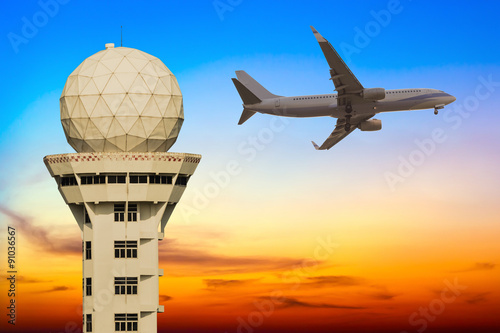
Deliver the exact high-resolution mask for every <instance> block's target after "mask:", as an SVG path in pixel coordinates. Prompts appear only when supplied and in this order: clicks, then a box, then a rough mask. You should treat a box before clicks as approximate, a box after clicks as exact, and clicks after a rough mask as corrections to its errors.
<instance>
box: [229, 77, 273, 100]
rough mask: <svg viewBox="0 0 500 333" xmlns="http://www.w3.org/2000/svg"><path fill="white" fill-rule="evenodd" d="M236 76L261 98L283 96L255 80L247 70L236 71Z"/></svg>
mask: <svg viewBox="0 0 500 333" xmlns="http://www.w3.org/2000/svg"><path fill="white" fill-rule="evenodd" d="M235 73H236V77H237V78H238V81H240V82H241V84H243V85H244V86H245V87H247V88H248V89H249V90H250V91H251V92H253V93H254V94H255V96H257V97H258V98H259V99H267V98H275V97H281V96H278V95H274V94H271V93H270V92H269V91H268V90H267V89H266V88H264V87H263V86H262V85H261V84H260V83H259V82H257V81H255V79H254V78H253V77H251V76H250V75H248V74H247V72H245V71H236V72H235Z"/></svg>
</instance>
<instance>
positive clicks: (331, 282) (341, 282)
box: [306, 275, 363, 288]
mask: <svg viewBox="0 0 500 333" xmlns="http://www.w3.org/2000/svg"><path fill="white" fill-rule="evenodd" d="M362 283H363V279H361V278H357V277H354V276H345V275H324V276H314V277H308V278H306V284H308V285H310V286H316V287H321V288H323V287H332V286H344V287H345V286H357V285H360V284H362Z"/></svg>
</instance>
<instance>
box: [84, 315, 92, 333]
mask: <svg viewBox="0 0 500 333" xmlns="http://www.w3.org/2000/svg"><path fill="white" fill-rule="evenodd" d="M85 331H87V332H92V315H91V314H87V320H86V323H85Z"/></svg>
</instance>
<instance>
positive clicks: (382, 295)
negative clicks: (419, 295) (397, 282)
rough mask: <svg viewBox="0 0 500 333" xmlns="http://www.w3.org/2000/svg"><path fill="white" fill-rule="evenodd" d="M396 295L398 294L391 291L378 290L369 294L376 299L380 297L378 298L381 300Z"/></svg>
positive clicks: (386, 299) (389, 298)
mask: <svg viewBox="0 0 500 333" xmlns="http://www.w3.org/2000/svg"><path fill="white" fill-rule="evenodd" d="M396 296H398V295H397V294H391V293H389V292H378V293H374V294H370V295H369V297H371V298H374V299H378V300H381V301H388V300H391V299H393V298H394V297H396Z"/></svg>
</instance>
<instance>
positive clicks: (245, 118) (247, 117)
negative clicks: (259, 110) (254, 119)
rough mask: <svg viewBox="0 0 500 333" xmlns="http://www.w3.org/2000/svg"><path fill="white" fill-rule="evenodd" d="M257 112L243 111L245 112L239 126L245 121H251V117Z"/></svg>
mask: <svg viewBox="0 0 500 333" xmlns="http://www.w3.org/2000/svg"><path fill="white" fill-rule="evenodd" d="M255 113H256V112H255V111H252V110H248V109H243V112H242V113H241V117H240V121H238V125H241V124H243V123H244V122H245V121H247V120H248V119H250V117H251V116H253V115H254V114H255Z"/></svg>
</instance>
